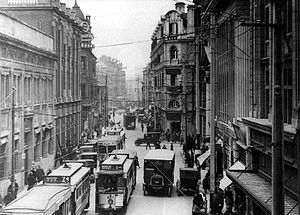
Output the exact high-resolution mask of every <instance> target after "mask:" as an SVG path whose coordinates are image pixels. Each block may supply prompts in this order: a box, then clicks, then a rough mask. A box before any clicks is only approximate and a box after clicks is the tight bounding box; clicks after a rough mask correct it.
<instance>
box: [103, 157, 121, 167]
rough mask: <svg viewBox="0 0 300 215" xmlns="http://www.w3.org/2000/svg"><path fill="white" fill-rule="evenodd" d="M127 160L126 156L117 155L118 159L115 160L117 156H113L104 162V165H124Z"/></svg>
mask: <svg viewBox="0 0 300 215" xmlns="http://www.w3.org/2000/svg"><path fill="white" fill-rule="evenodd" d="M126 158H127V156H126V155H117V159H116V158H115V155H111V156H109V157H108V158H107V159H106V160H105V161H103V163H102V164H108V165H122V164H123V163H124V162H125V160H126Z"/></svg>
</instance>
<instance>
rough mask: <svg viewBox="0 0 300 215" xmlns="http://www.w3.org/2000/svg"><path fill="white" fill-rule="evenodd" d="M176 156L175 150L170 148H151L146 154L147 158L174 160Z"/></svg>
mask: <svg viewBox="0 0 300 215" xmlns="http://www.w3.org/2000/svg"><path fill="white" fill-rule="evenodd" d="M174 157H175V153H174V151H171V150H168V149H155V150H150V151H149V152H148V153H147V154H146V156H145V158H144V159H145V160H173V158H174Z"/></svg>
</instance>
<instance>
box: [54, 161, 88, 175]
mask: <svg viewBox="0 0 300 215" xmlns="http://www.w3.org/2000/svg"><path fill="white" fill-rule="evenodd" d="M67 165H68V166H69V167H70V168H68V167H67V166H65V165H61V166H60V167H58V168H57V169H54V170H53V171H52V172H51V173H50V175H49V176H72V175H73V174H74V173H75V172H77V171H78V170H79V169H80V168H81V167H82V166H83V164H82V163H67Z"/></svg>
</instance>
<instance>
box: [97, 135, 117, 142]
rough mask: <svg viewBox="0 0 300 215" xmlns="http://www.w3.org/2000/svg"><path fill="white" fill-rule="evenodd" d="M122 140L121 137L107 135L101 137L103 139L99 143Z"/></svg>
mask: <svg viewBox="0 0 300 215" xmlns="http://www.w3.org/2000/svg"><path fill="white" fill-rule="evenodd" d="M120 138H121V136H120V135H107V136H104V137H101V139H100V140H99V142H100V143H101V142H110V141H116V140H119V139H120Z"/></svg>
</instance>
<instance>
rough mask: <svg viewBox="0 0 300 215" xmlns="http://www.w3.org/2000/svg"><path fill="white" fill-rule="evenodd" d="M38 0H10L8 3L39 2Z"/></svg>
mask: <svg viewBox="0 0 300 215" xmlns="http://www.w3.org/2000/svg"><path fill="white" fill-rule="evenodd" d="M38 3H39V2H38V0H8V4H38Z"/></svg>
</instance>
